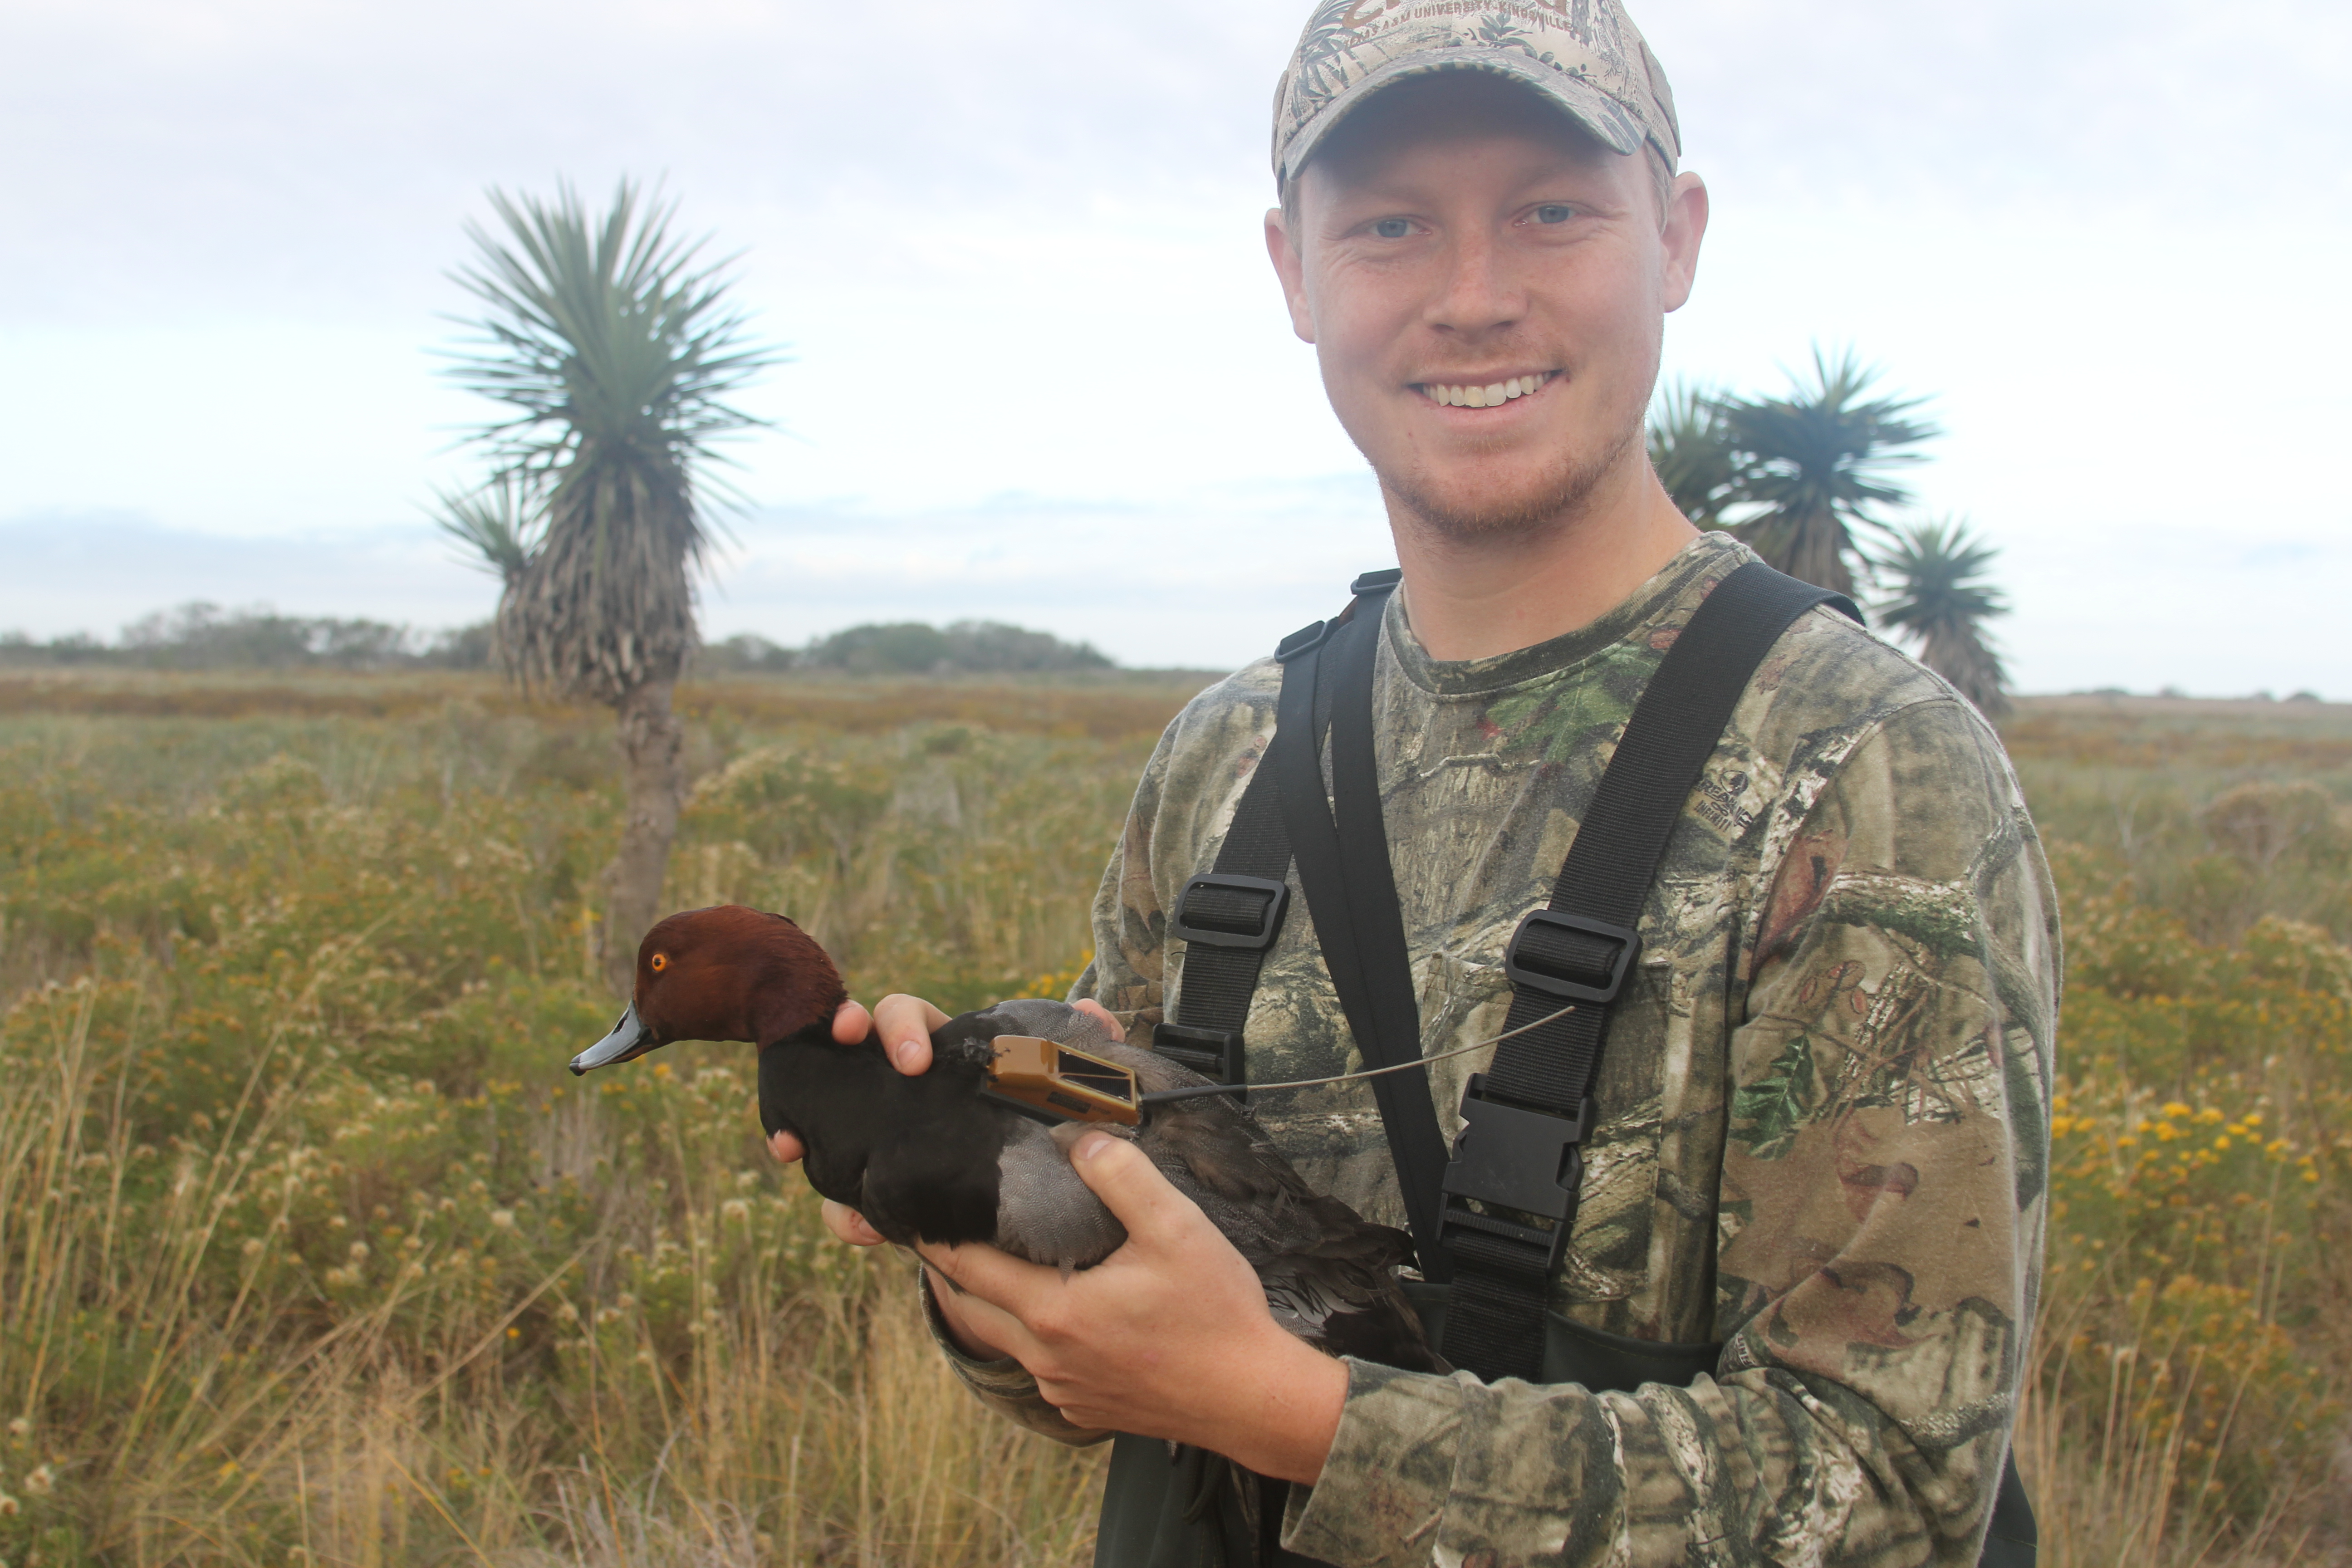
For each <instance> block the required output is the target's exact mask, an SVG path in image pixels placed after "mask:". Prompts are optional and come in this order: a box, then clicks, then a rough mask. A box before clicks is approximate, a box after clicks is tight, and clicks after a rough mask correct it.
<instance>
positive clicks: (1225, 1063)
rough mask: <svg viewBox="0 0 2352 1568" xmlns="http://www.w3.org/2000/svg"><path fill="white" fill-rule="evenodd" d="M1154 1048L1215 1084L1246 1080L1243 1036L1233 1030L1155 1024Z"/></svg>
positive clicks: (1153, 1034) (1152, 1046)
mask: <svg viewBox="0 0 2352 1568" xmlns="http://www.w3.org/2000/svg"><path fill="white" fill-rule="evenodd" d="M1151 1048H1152V1049H1153V1050H1155V1051H1157V1052H1159V1053H1160V1055H1161V1056H1163V1057H1166V1058H1168V1059H1169V1060H1170V1061H1171V1062H1174V1063H1175V1064H1176V1065H1177V1066H1178V1067H1185V1068H1192V1070H1193V1071H1194V1072H1196V1073H1199V1074H1200V1075H1201V1076H1202V1078H1205V1079H1208V1080H1209V1081H1210V1082H1212V1083H1239V1082H1241V1081H1242V1037H1240V1036H1239V1035H1236V1034H1234V1033H1233V1032H1232V1031H1230V1030H1227V1029H1196V1028H1193V1027H1192V1026H1189V1025H1185V1024H1154V1025H1153V1026H1151Z"/></svg>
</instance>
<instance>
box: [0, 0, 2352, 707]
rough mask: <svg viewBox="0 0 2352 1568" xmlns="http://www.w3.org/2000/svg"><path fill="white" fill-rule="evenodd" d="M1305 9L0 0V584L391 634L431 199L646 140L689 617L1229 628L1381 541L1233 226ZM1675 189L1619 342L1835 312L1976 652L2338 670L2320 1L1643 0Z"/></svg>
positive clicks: (43, 628) (1816, 331) (425, 492)
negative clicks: (339, 622) (1650, 328)
mask: <svg viewBox="0 0 2352 1568" xmlns="http://www.w3.org/2000/svg"><path fill="white" fill-rule="evenodd" d="M1306 8H1307V5H1306V0H1194V3H1192V4H1190V5H1160V6H1146V5H1134V4H1125V5H1119V4H1097V5H1082V4H1078V3H1076V0H1002V3H999V4H994V5H949V4H940V3H925V0H911V3H908V4H900V5H891V6H865V5H858V6H852V5H834V6H829V7H827V6H818V5H812V4H806V3H802V0H664V3H662V4H659V5H656V4H653V3H651V0H601V3H599V0H571V3H569V4H564V5H555V4H541V3H537V0H464V3H463V4H459V3H457V0H402V3H401V4H398V5H394V4H391V3H389V0H341V3H326V0H77V3H75V4H72V5H65V4H60V3H58V0H46V3H31V0H0V144H5V145H6V146H7V147H8V148H9V150H10V151H9V154H8V156H7V158H6V159H5V162H0V366H5V374H0V432H5V437H0V551H5V555H0V559H5V562H6V563H7V565H6V567H5V571H0V628H9V627H16V628H21V629H24V630H26V631H29V632H32V633H35V634H37V635H44V636H46V635H53V634H56V633H59V632H65V631H71V630H81V629H86V630H90V631H94V632H98V633H100V634H110V633H112V632H113V631H114V630H115V629H116V628H118V627H120V626H121V625H122V624H123V623H125V622H127V621H130V620H131V619H134V618H135V617H137V616H140V615H142V614H144V613H145V612H147V611H150V610H152V609H155V608H158V607H161V606H163V605H171V604H175V603H178V602H181V601H184V600H186V599H190V598H195V597H204V598H210V599H214V600H216V601H220V602H223V603H227V604H232V605H244V604H251V603H256V602H262V601H267V602H270V603H273V604H275V605H277V606H278V607H279V608H280V609H283V610H286V611H289V612H294V613H304V614H341V615H368V616H377V617H381V618H385V619H392V620H401V621H408V622H412V623H415V624H417V625H420V626H445V625H451V624H456V623H459V622H464V621H467V620H472V619H476V618H478V617H480V616H483V615H485V614H486V613H487V612H488V609H489V607H490V605H491V604H492V602H493V599H494V595H495V590H494V587H493V584H491V583H490V581H489V580H488V579H487V578H485V577H483V576H481V575H480V574H477V573H473V572H469V571H468V570H467V569H466V568H465V567H464V566H462V565H461V564H458V563H456V562H455V561H454V560H453V559H452V558H451V557H450V555H449V554H448V552H447V551H446V549H445V548H444V547H443V546H442V545H441V544H439V543H438V542H436V539H435V538H434V536H433V535H432V534H431V532H430V531H429V529H427V528H426V527H425V524H424V523H423V521H422V512H421V511H420V510H419V505H420V503H421V502H423V501H425V500H427V499H428V498H429V497H430V495H431V493H432V490H433V487H434V486H435V485H436V483H444V484H455V483H461V482H465V481H467V479H469V478H470V477H471V476H472V475H473V474H474V473H475V472H476V471H477V460H476V459H475V458H472V457H471V456H469V455H468V454H467V452H465V451H464V450H462V449H453V448H452V445H451V443H452V441H453V438H454V437H455V436H456V435H457V433H458V432H459V431H461V430H462V428H463V427H464V426H465V425H466V424H467V421H468V420H472V419H476V418H478V417H479V416H482V415H483V414H484V413H485V412H486V411H487V410H488V405H479V404H478V403H477V402H475V401H474V400H470V399H468V398H467V397H465V396H463V395H458V394H457V393H455V392H452V391H450V390H448V389H446V387H444V386H442V385H440V384H437V383H436V378H435V375H434V363H435V362H434V360H433V359H432V357H431V353H430V352H429V351H430V350H431V349H432V348H434V347H435V346H436V344H443V343H446V342H448V341H449V340H450V338H451V337H452V335H453V334H454V331H455V329H454V328H452V327H451V326H449V325H448V324H447V323H446V321H444V320H442V316H443V315H444V313H446V312H450V311H456V310H462V309H463V308H464V304H465V300H464V296H462V295H461V294H460V293H459V292H458V291H457V289H456V288H455V287H454V286H453V285H452V284H451V283H450V282H449V281H448V280H447V279H446V272H447V270H448V269H449V268H451V267H453V266H455V265H457V264H458V263H460V262H461V261H462V260H463V259H464V258H465V256H466V254H467V241H466V239H465V236H464V226H465V225H466V223H467V221H468V220H469V219H474V220H479V219H481V218H482V217H484V216H486V207H485V204H484V202H483V200H482V192H483V190H484V188H485V187H486V186H489V185H503V186H507V187H509V188H518V189H523V190H530V191H537V192H544V191H547V190H549V189H550V188H551V186H552V184H553V183H554V182H555V181H556V180H557V179H558V178H560V177H568V178H570V179H572V180H574V181H576V182H578V183H579V184H581V186H582V187H583V189H584V190H585V191H587V192H588V193H589V194H591V195H593V196H595V197H597V198H599V199H601V198H602V197H603V196H604V194H605V193H606V192H607V191H608V190H609V188H610V186H611V184H612V183H613V182H614V180H615V179H616V178H617V177H618V176H620V175H622V174H634V175H636V176H639V177H641V178H644V179H647V180H665V181H666V182H667V189H668V190H669V191H670V192H671V193H672V194H674V195H677V197H678V198H679V199H680V201H681V204H682V205H681V220H682V222H683V223H684V224H685V225H686V226H688V227H689V228H691V229H693V230H695V231H697V232H709V233H712V234H714V235H716V236H717V237H718V240H717V243H718V245H719V248H720V249H722V250H725V251H740V252H741V253H742V255H741V260H740V265H739V274H740V285H739V293H740V298H741V300H742V301H743V302H744V303H745V304H746V305H747V306H749V307H750V308H751V310H753V312H754V313H755V316H756V319H757V322H758V326H759V329H760V330H761V331H762V332H763V333H764V334H766V335H767V336H768V337H769V338H770V339H772V340H773V341H775V342H780V343H782V344H785V345H788V346H789V348H790V351H791V353H792V355H793V363H790V364H788V365H784V366H782V367H780V368H778V369H777V370H775V371H773V372H772V373H771V374H769V376H768V377H767V379H766V381H765V382H764V383H763V384H762V385H761V387H760V388H759V389H758V390H757V391H755V392H754V393H753V394H751V395H750V396H749V397H748V398H747V400H746V401H747V402H748V404H749V405H750V406H751V407H752V408H753V409H754V410H755V411H756V412H758V413H761V414H762V415H765V416H769V417H771V418H773V419H774V420H775V421H777V423H778V425H779V426H780V430H779V432H778V433H775V434H772V435H767V436H763V437H760V438H758V439H756V440H753V441H751V442H748V443H746V444H745V445H744V446H743V447H741V448H740V457H741V458H742V459H743V462H744V465H745V466H744V468H743V469H742V471H741V472H740V475H739V476H738V478H739V482H740V484H741V486H742V488H743V489H744V490H745V492H746V493H747V494H748V495H749V496H750V497H751V499H752V500H753V501H754V502H755V503H756V507H755V510H753V511H752V512H751V514H750V515H749V516H747V517H746V518H744V519H742V520H741V521H740V522H739V523H738V524H737V525H736V530H735V532H736V541H737V542H736V546H735V548H734V549H733V550H732V551H731V552H730V554H729V555H728V557H727V558H726V560H725V562H724V563H722V566H721V569H720V570H719V573H718V574H717V577H716V580H715V581H714V582H713V583H712V584H710V585H709V589H708V590H707V593H706V596H705V629H706V633H707V634H708V635H711V636H725V635H727V634H729V633H731V632H735V631H740V630H751V631H757V632H760V633H761V634H762V635H764V636H767V637H772V638H773V639H775V640H777V641H781V642H788V643H796V642H799V641H802V640H803V639H804V638H806V637H809V636H810V635H812V634H814V633H818V632H823V631H826V630H830V629H834V628H835V627H838V626H845V625H849V624H852V623H855V622H857V621H862V620H868V619H873V618H877V617H882V616H889V617H919V618H926V619H935V620H938V619H949V618H954V617H957V616H988V617H993V618H1001V619H1010V620H1016V621H1021V622H1024V623H1027V624H1030V625H1036V626H1051V627H1053V628H1054V629H1056V630H1058V631H1061V632H1063V633H1065V634H1066V635H1070V636H1075V637H1087V638H1089V639H1091V640H1093V641H1094V642H1095V643H1097V645H1098V646H1100V647H1103V648H1104V649H1105V650H1106V651H1108V652H1109V653H1111V654H1113V655H1114V656H1116V657H1118V658H1122V659H1124V660H1127V661H1129V662H1136V663H1150V664H1170V663H1185V664H1201V665H1223V664H1231V663H1235V662H1239V661H1241V660H1243V659H1245V658H1250V657H1252V656H1253V655H1255V653H1257V652H1259V651H1262V650H1263V649H1264V648H1265V647H1267V646H1269V645H1270V644H1271V643H1272V641H1273V640H1274V639H1275V638H1276V637H1278V636H1279V635H1280V634H1281V633H1283V632H1285V631H1286V630H1288V629H1289V628H1290V627H1291V626H1295V625H1297V624H1298V623H1299V622H1301V621H1304V620H1307V619H1310V618H1312V617H1313V616H1316V615H1318V614H1321V613H1323V612H1324V611H1325V610H1326V609H1327V608H1328V605H1329V604H1330V603H1331V602H1332V601H1333V600H1334V598H1335V595H1340V594H1342V593H1343V592H1344V587H1343V585H1344V584H1345V583H1346V581H1347V579H1348V578H1349V576H1351V575H1352V574H1354V573H1356V572H1357V571H1359V570H1361V569H1364V568H1366V567H1369V566H1374V565H1379V564H1382V563H1386V562H1388V561H1390V560H1391V559H1392V557H1391V555H1390V553H1389V551H1388V545H1387V540H1386V534H1385V531H1384V528H1383V527H1382V525H1381V519H1380V515H1379V510H1378V506H1377V502H1376V499H1375V496H1374V494H1373V491H1372V489H1371V486H1370V481H1369V479H1367V478H1366V477H1365V476H1364V474H1363V471H1362V465H1361V463H1360V459H1359V458H1357V456H1356V454H1355V452H1354V450H1353V448H1352V447H1349V444H1348V442H1347V440H1346V438H1345V437H1344V436H1343V435H1342V434H1341V433H1340V431H1339V428H1338V426H1337V425H1336V424H1335V422H1334V421H1333V420H1332V418H1331V416H1330V414H1329V411H1328V407H1327V406H1326V405H1325V404H1324V401H1323V398H1322V395H1321V392H1320V389H1319V386H1318V382H1317V380H1316V377H1315V373H1314V362H1313V356H1312V352H1311V351H1310V350H1309V349H1307V347H1305V346H1304V345H1302V344H1300V343H1298V342H1297V341H1296V340H1295V339H1293V338H1292V337H1291V335H1290V333H1289V331H1288V328H1287V325H1286V321H1284V319H1283V316H1282V314H1281V312H1280V310H1279V300H1278V299H1277V296H1276V291H1275V289H1274V287H1273V284H1272V282H1271V279H1270V274H1269V273H1268V269H1267V268H1266V266H1265V258H1264V254H1263V250H1262V248H1261V245H1260V240H1259V237H1258V222H1259V214H1260V213H1261V212H1262V211H1263V210H1264V207H1265V205H1266V202H1267V200H1268V199H1269V195H1270V177H1269V175H1268V174H1267V171H1266V166H1265V141H1266V127H1267V110H1268V103H1269V100H1270V97H1271V91H1272V87H1273V83H1274V79H1275V77H1276V72H1277V71H1278V70H1279V68H1280V67H1281V64H1282V61H1283V58H1284V57H1285V55H1286V52H1287V50H1288V47H1289V45H1290V43H1291V40H1292V38H1293V37H1294V36H1295V34H1296V31H1297V25H1298V23H1299V21H1300V20H1301V18H1302V16H1303V13H1304V11H1305V10H1306ZM1636 19H1637V21H1639V22H1640V23H1641V24H1642V25H1643V27H1644V28H1645V29H1646V31H1647V33H1648V35H1649V37H1650V39H1651V41H1652V43H1653V45H1654V47H1655V48H1656V50H1657V52H1658V54H1659V56H1660V58H1662V59H1663V60H1664V63H1665V66H1666V68H1667V71H1668V73H1669V75H1670V76H1671V77H1672V79H1673V81H1674V86H1675V94H1676V98H1677V100H1678V103H1679V106H1680V109H1681V111H1682V116H1683V124H1684V131H1685V146H1686V166H1688V167H1690V168H1694V169H1696V170H1697V171H1699V172H1700V173H1702V174H1705V175H1706V178H1707V180H1708V183H1709V184H1710V186H1711V187H1712V189H1713V192H1714V199H1715V219H1714V226H1713V228H1712V229H1711V231H1710V233H1709V235H1708V238H1707V244H1706V256H1705V258H1704V260H1703V264H1702V268H1701V272H1700V278H1699V288H1698V293H1697V297H1696V300H1694V301H1693V303H1692V304H1691V305H1690V306H1689V307H1688V308H1687V309H1686V310H1684V311H1683V312H1681V313H1680V314H1678V315H1677V316H1675V317H1673V318H1670V320H1669V322H1668V328H1667V340H1666V355H1667V365H1668V371H1669V374H1682V375H1686V376H1690V377H1694V378H1697V379H1701V380H1705V381H1710V382H1715V383H1719V384H1725V385H1728V386H1731V387H1734V388H1738V389H1748V390H1753V389H1764V388H1770V387H1775V386H1778V385H1779V384H1781V382H1782V379H1783V376H1782V367H1784V366H1791V367H1793V366H1796V365H1800V364H1801V363H1804V362H1805V361H1806V360H1807V358H1808V356H1809V354H1810V353H1811V347H1812V345H1813V344H1815V343H1817V342H1818V343H1822V344H1825V345H1830V346H1841V345H1847V344H1851V345H1853V347H1854V348H1856V349H1857V350H1858V351H1859V352H1860V353H1863V354H1864V356H1865V357H1866V358H1868V359H1870V360H1872V361H1874V362H1875V363H1880V364H1882V365H1883V366H1885V369H1886V372H1887V385H1888V386H1889V387H1890V388H1892V389H1896V390H1904V391H1908V392H1913V393H1917V394H1923V395H1930V396H1931V397H1932V398H1933V400H1934V401H1933V405H1932V408H1933V412H1934V415H1935V416H1936V417H1937V419H1939V420H1940V422H1941V423H1942V424H1943V425H1944V426H1945V427H1946V429H1947V431H1948V434H1947V435H1946V437H1944V438H1943V439H1942V440H1941V441H1939V442H1938V443H1937V445H1936V447H1934V449H1933V450H1934V460H1933V461H1932V462H1930V463H1928V464H1927V465H1925V466H1923V467H1922V468H1919V469H1918V470H1917V471H1916V480H1917V486H1918V489H1919V491H1920V494H1921V499H1922V502H1923V505H1924V507H1925V508H1926V509H1927V510H1931V511H1935V512H1939V513H1940V512H1953V513H1958V514H1962V515H1965V516H1967V517H1968V518H1969V519H1970V520H1972V521H1974V522H1975V523H1976V524H1977V525H1979V527H1980V528H1981V529H1982V530H1983V531H1985V532H1986V533H1987V534H1988V535H1990V537H1991V538H1992V539H1993V540H1994V541H1995V542H1998V543H1999V544H2000V546H2001V547H2002V550H2003V552H2004V553H2003V555H2002V558H2001V566H2000V569H2001V575H2002V577H2003V580H2004V583H2005V584H2006V585H2007V587H2008V588H2009V589H2010V591H2011V595H2012V596H2013V598H2014V600H2015V603H2016V613H2015V615H2014V616H2012V617H2011V619H2010V620H2009V621H2007V622H2005V623H2003V624H2002V626H2001V636H2002V637H2003V638H2004V641H2005V644H2006V646H2007V647H2008V649H2009V651H2010V653H2011V659H2012V663H2013V666H2014V669H2015V673H2016V675H2017V677H2018V679H2019V680H2020V683H2021V685H2022V686H2023V687H2024V688H2025V689H2030V690H2056V689H2080V688H2086V687H2095V686H2104V685H2117V686H2124V687H2127V688H2130V689H2138V690H2152V689H2156V688H2158V687H2160V686H2166V685H2175V686H2179V687H2181V688H2184V689H2189V690H2192V691H2200V692H2216V693H2230V692H2244V691H2251V690H2254V689H2272V690H2274V691H2276V692H2279V693H2281V694H2284V693H2286V692H2288V691H2291V690H2294V689H2304V688H2309V689H2317V690H2320V691H2323V692H2325V693H2326V694H2328V695H2331V696H2336V697H2341V698H2352V634H2348V633H2347V630H2346V629H2345V623H2346V621H2347V618H2352V617H2347V614H2346V612H2345V610H2344V608H2343V605H2344V603H2345V601H2346V600H2347V596H2352V500H2347V493H2352V487H2347V483H2346V482H2345V481H2344V479H2342V477H2341V470H2342V469H2343V468H2344V461H2343V459H2344V455H2345V453H2346V449H2347V441H2346V438H2345V435H2344V432H2345V430H2346V428H2347V414H2352V372H2347V365H2352V305H2347V300H2346V294H2347V279H2352V113H2347V110H2346V108H2345V105H2346V104H2347V102H2352V5H2345V4H2343V3H2342V0H2235V3H2232V4H2231V5H2226V6H2225V5H2221V4H2218V3H2215V0H2206V3H2203V4H2190V3H2187V0H2153V3H2151V0H2057V3H2054V4H2053V0H1977V3H1973V4H1969V5H1953V4H1932V5H1931V4H1927V3H1924V0H1780V3H1776V4H1767V3H1765V0H1648V3H1647V4H1640V5H1637V9H1636Z"/></svg>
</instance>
